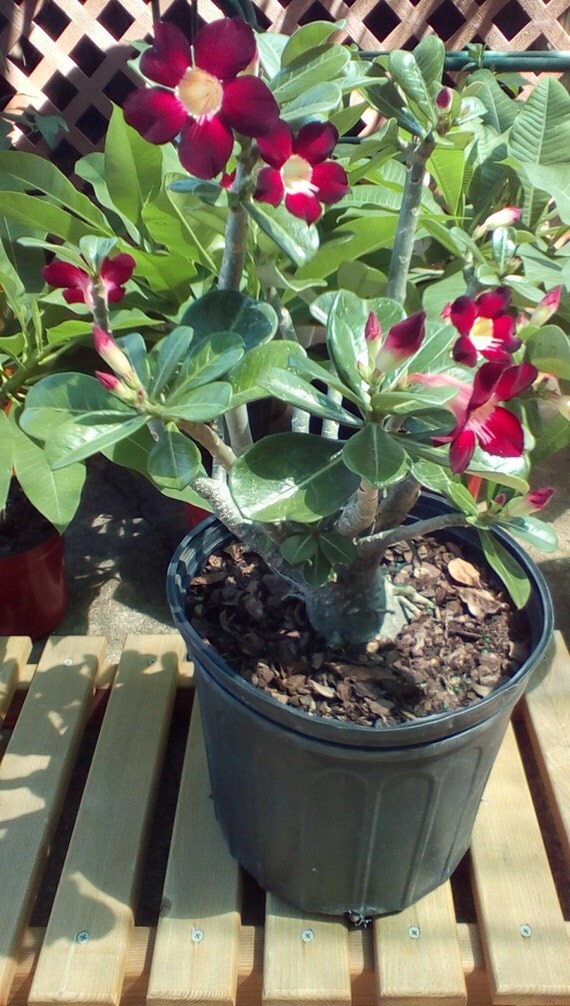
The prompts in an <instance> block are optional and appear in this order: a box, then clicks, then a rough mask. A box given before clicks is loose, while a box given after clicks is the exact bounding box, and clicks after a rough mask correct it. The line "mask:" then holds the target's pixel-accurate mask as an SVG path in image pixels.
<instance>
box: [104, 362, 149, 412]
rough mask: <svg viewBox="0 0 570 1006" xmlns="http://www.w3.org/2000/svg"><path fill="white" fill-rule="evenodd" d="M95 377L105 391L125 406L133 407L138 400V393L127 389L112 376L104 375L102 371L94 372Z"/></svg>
mask: <svg viewBox="0 0 570 1006" xmlns="http://www.w3.org/2000/svg"><path fill="white" fill-rule="evenodd" d="M95 377H96V378H97V380H98V381H99V384H100V385H101V387H102V388H104V389H105V391H109V392H110V393H111V394H112V395H114V396H115V398H120V399H121V401H122V402H126V403H127V405H135V404H136V403H137V402H138V401H139V400H140V397H141V395H140V393H138V392H136V391H135V390H134V389H133V388H128V387H127V385H126V384H123V382H122V381H120V380H119V378H118V377H115V375H114V374H106V373H104V372H103V371H102V370H96V371H95Z"/></svg>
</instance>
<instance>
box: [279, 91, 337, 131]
mask: <svg viewBox="0 0 570 1006" xmlns="http://www.w3.org/2000/svg"><path fill="white" fill-rule="evenodd" d="M341 101H342V91H341V89H340V87H339V86H338V84H333V83H332V82H329V83H328V84H315V85H314V86H313V87H310V88H309V89H308V90H307V91H303V93H302V94H300V95H299V96H298V97H297V98H295V99H294V100H293V101H290V102H288V104H287V106H286V108H285V109H284V110H283V113H282V115H281V118H282V119H284V120H285V122H288V123H289V125H290V126H292V127H293V128H294V129H297V128H300V127H301V126H302V125H304V124H305V122H307V121H308V120H309V119H311V120H312V119H323V118H325V117H328V115H329V114H330V113H331V112H334V111H335V110H336V109H337V108H339V107H340V105H341Z"/></svg>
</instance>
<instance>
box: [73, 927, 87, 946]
mask: <svg viewBox="0 0 570 1006" xmlns="http://www.w3.org/2000/svg"><path fill="white" fill-rule="evenodd" d="M88 940H89V933H88V932H87V930H86V929H82V930H81V932H80V933H76V934H75V942H76V943H87V942H88Z"/></svg>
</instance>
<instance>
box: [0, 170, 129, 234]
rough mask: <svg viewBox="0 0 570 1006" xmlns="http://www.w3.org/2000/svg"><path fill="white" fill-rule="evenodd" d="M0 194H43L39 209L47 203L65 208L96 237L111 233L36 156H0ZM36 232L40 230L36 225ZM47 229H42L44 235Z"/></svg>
mask: <svg viewBox="0 0 570 1006" xmlns="http://www.w3.org/2000/svg"><path fill="white" fill-rule="evenodd" d="M0 192H6V193H7V192H13V193H25V192H43V193H44V195H45V196H46V199H44V200H40V202H42V203H43V205H45V204H46V202H49V203H50V204H53V205H54V206H60V207H64V208H67V209H69V210H71V211H72V212H73V213H75V214H77V216H78V217H80V218H81V219H82V220H84V221H86V222H88V223H89V224H90V225H91V229H92V230H94V231H95V232H96V233H98V232H105V233H111V232H110V229H109V224H108V221H107V219H106V217H105V216H104V214H103V213H102V212H101V210H100V209H98V207H97V206H96V205H95V203H94V202H93V200H92V199H90V198H89V197H88V196H86V195H84V194H83V193H82V192H79V191H78V189H76V188H75V186H74V185H73V184H72V182H70V181H69V179H68V178H67V177H66V176H65V175H64V174H63V172H62V171H60V170H59V168H57V167H56V166H55V164H52V163H51V161H49V160H48V159H47V158H46V157H40V156H39V155H38V154H31V153H27V152H25V151H20V150H9V151H2V152H0ZM30 198H32V197H31V196H28V199H30ZM24 204H25V202H24ZM38 222H39V221H38ZM42 223H43V221H42ZM39 229H40V230H43V229H44V228H43V226H41V225H40V227H39ZM49 229H50V228H45V230H46V232H48V231H49Z"/></svg>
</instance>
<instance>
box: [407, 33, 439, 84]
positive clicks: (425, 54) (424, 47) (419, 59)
mask: <svg viewBox="0 0 570 1006" xmlns="http://www.w3.org/2000/svg"><path fill="white" fill-rule="evenodd" d="M414 59H415V61H416V63H417V65H418V68H419V71H420V73H421V75H422V79H423V80H424V82H425V84H426V87H427V89H428V91H429V92H430V94H431V95H433V96H434V97H435V96H437V94H438V93H439V91H440V90H441V81H442V77H443V71H444V67H445V46H444V44H443V42H442V41H441V39H440V38H438V37H437V35H426V37H425V38H423V39H422V40H421V42H420V43H419V44H418V45H417V46H416V47H415V49H414Z"/></svg>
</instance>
